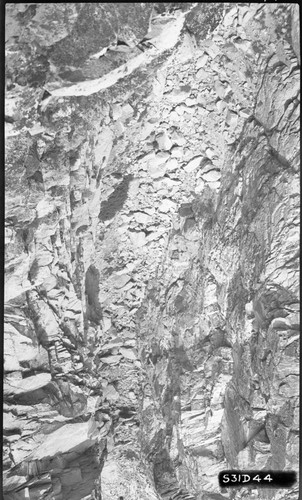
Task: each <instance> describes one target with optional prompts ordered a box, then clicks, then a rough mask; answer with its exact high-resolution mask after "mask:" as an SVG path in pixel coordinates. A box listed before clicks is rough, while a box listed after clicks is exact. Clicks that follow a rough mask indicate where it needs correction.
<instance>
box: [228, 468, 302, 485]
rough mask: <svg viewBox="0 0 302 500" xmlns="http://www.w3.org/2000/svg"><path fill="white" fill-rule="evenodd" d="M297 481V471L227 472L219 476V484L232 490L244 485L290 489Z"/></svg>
mask: <svg viewBox="0 0 302 500" xmlns="http://www.w3.org/2000/svg"><path fill="white" fill-rule="evenodd" d="M296 481H297V474H296V472H295V471H271V470H270V471H268V470H263V471H258V470H253V471H239V470H225V471H222V472H220V473H219V475H218V482H219V486H220V487H221V488H232V487H237V486H242V485H245V486H247V485H253V486H257V487H259V488H262V487H270V488H290V487H291V486H292V485H293V484H294V483H295V482H296Z"/></svg>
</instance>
